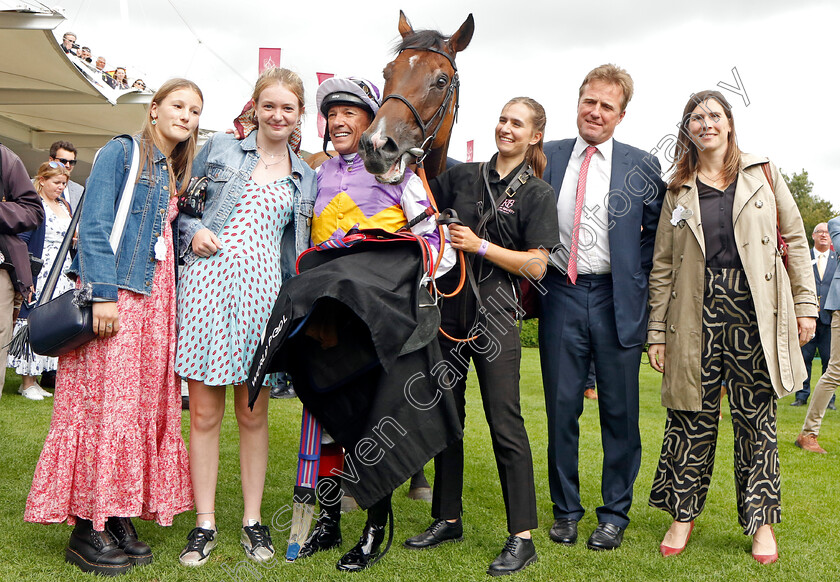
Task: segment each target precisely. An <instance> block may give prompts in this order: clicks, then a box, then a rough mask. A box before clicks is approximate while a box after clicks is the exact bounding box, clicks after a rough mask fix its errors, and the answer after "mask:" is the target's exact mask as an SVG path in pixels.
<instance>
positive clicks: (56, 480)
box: [24, 198, 192, 530]
mask: <svg viewBox="0 0 840 582" xmlns="http://www.w3.org/2000/svg"><path fill="white" fill-rule="evenodd" d="M175 203H176V199H175V198H173V199H172V200H171V201H170V204H169V214H168V217H167V218H168V220H166V221H164V227H163V237H164V240H165V241H166V249H167V250H166V258H165V259H164V260H162V261H159V262H158V264H157V268H156V269H155V276H154V281H153V283H152V293H151V295H149V296H146V295H142V294H140V293H134V292H132V291H127V290H124V289H120V290H119V296H118V300H117V309H118V311H119V314H120V330H119V332H118V333H117V334H116V335H114V336H113V337H111V338H108V339H95V340H93V341H92V342H90V343H89V344H87V345H85V346H83V347H81V348H80V349H78V350H75V351H73V352H70V353H69V354H67V355H65V356H62V357H61V358H60V359H59V365H58V375H57V377H56V391H55V404H54V406H53V417H52V423H51V424H50V431H49V434H48V435H47V440H46V443H44V450H43V451H42V452H41V458H40V459H39V460H38V466H37V467H36V469H35V476H34V478H33V480H32V489H31V490H30V492H29V498H28V499H27V501H26V511H25V513H24V519H25V520H26V521H31V522H35V523H58V522H63V521H64V520H67V521H68V523H70V524H73V523H75V518H76V517H77V516H78V517H81V518H84V519H88V520H91V521H93V526H94V528H95V529H97V530H102V529H103V528H104V526H105V520H106V519H107V518H108V517H110V516H122V517H137V516H139V517H141V518H143V519H148V520H152V519H153V520H155V521H156V522H157V523H159V524H160V525H171V524H172V518H173V516H175V515H176V514H178V513H181V512H183V511H186V510H188V509H190V508H192V486H191V483H190V469H189V458H188V456H187V450H186V447H185V446H184V440H183V438H182V437H181V388H180V382H179V380H178V379H177V378H176V376H175V343H176V336H175V263H174V257H173V256H172V254H173V249H172V228H171V225H170V222H171V221H172V220H174V218H175V216H176V215H177V213H178V210H177V207H176V205H175Z"/></svg>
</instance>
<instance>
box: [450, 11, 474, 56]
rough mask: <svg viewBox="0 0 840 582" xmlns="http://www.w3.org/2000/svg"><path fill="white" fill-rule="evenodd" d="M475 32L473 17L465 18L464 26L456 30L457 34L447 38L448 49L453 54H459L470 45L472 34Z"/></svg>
mask: <svg viewBox="0 0 840 582" xmlns="http://www.w3.org/2000/svg"><path fill="white" fill-rule="evenodd" d="M474 31H475V21H474V20H473V15H472V14H470V15H469V16H467V19H466V20H465V21H464V24H462V25H461V28H459V29H458V32H456V33H455V34H453V35H452V36H450V37H449V47H450V48H451V49H452V52H453V53H459V52H461V51H462V50H464V49H465V48H467V46H468V45H469V44H470V41H471V40H472V35H473V32H474Z"/></svg>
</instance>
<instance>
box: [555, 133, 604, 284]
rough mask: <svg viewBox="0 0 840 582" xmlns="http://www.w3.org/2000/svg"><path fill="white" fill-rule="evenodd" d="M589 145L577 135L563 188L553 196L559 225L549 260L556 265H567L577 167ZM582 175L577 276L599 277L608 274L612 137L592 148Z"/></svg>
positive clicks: (573, 218)
mask: <svg viewBox="0 0 840 582" xmlns="http://www.w3.org/2000/svg"><path fill="white" fill-rule="evenodd" d="M588 146H589V144H588V143H586V142H585V141H584V140H583V139H582V138H581V137H580V136H578V138H577V140H576V141H575V146H574V148H573V149H572V156H571V158H569V165H568V166H567V167H566V174H565V175H564V176H563V185H562V186H561V187H560V193H559V195H558V196H557V221H558V222H559V224H560V244H561V247H560V250H559V251H557V253H555V256H554V257H553V260H554V262H555V264H557V265H563V266H567V265H568V264H569V251H570V249H571V248H572V226H573V225H574V221H575V199H576V197H577V183H578V177H579V176H580V166H581V164H582V163H583V160H584V158H585V157H586V148H587V147H588ZM595 147H596V148H597V151H596V152H595V153H594V154H593V155H592V158H591V159H590V160H589V170H588V172H587V175H586V198H585V199H584V203H583V211H582V212H581V217H580V233H579V235H578V261H577V265H578V273H579V274H581V275H602V274H606V273H609V272H610V241H609V211H608V203H609V191H610V176H611V174H612V154H613V138H610V139H608V140H607V141H605V142H604V143H602V144H598V145H597V146H595Z"/></svg>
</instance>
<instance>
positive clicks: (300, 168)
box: [179, 131, 316, 280]
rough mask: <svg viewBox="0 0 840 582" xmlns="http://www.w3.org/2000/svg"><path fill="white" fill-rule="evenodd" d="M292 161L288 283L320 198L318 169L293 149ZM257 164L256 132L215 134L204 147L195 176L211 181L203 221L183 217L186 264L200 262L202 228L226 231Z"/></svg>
mask: <svg viewBox="0 0 840 582" xmlns="http://www.w3.org/2000/svg"><path fill="white" fill-rule="evenodd" d="M289 159H290V160H291V162H292V182H293V183H294V186H295V194H294V213H293V214H292V220H291V222H290V223H289V224H288V225H287V226H286V227H285V228H284V229H283V234H282V238H281V242H280V263H281V277H282V279H283V280H285V279H287V278H289V277H292V276H294V275H295V262H296V261H297V257H298V255H299V254H300V253H302V252H303V251H305V250H306V249H307V248H309V247H310V246H311V245H310V244H309V231H310V228H311V226H312V207H313V205H314V204H315V194H316V186H315V171H314V170H312V169H311V168H310V167H309V166H307V165H306V164H305V163H303V162H302V161H301V159H300V158H298V157H297V155H295V153H294V152H292V150H291V148H290V149H289ZM258 160H259V156H258V155H257V132H256V131H252V132H251V133H250V134H249V135H248V137H246V138H245V139H243V140H241V141H240V140H237V139H235V138H234V137H233V136H232V135H230V134H225V133H216V134H214V135H213V136H212V137H211V138H210V139H209V140H208V141H207V143H206V144H204V147H203V148H201V151H200V152H199V153H198V155H197V156H196V158H195V161H194V162H193V169H192V175H193V176H207V178H208V179H209V181H208V185H207V200H206V203H205V207H204V215H203V216H202V218H201V219H197V218H192V217H187V216H182V217H181V219H180V221H179V232H180V244H181V255H182V256H183V258H184V263H185V264H186V265H188V266H189V265H191V264H192V263H193V262H194V261H195V260H196V258H197V257H196V255H195V253H194V252H193V250H192V239H193V237H194V236H195V234H196V233H197V232H198V231H199V230H201V229H202V228H209V229H210V230H211V231H212V232H213V234H215V235H217V236H218V235H219V233H220V232H221V231H222V227H223V226H224V225H225V222H226V221H227V219H228V217H229V216H230V214H231V212H233V208H234V207H235V206H236V203H237V202H238V201H239V198H240V197H241V196H242V191H243V190H244V188H245V183H246V182H247V181H248V180H249V179H250V178H251V174H252V173H253V172H254V168H255V167H256V165H257V161H258ZM292 233H294V237H292V236H291V235H292Z"/></svg>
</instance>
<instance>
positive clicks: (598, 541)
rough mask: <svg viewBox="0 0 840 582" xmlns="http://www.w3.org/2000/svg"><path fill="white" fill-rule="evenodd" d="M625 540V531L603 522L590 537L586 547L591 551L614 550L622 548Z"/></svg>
mask: <svg viewBox="0 0 840 582" xmlns="http://www.w3.org/2000/svg"><path fill="white" fill-rule="evenodd" d="M623 539H624V529H622V528H620V527H618V526H617V525H615V524H614V523H607V522H605V521H602V522H601V523H599V524H598V527H596V528H595V531H593V532H592V535H591V536H589V539H588V540H587V541H586V547H587V548H589V549H590V550H614V549H616V548H617V547H619V546H621V540H623Z"/></svg>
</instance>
